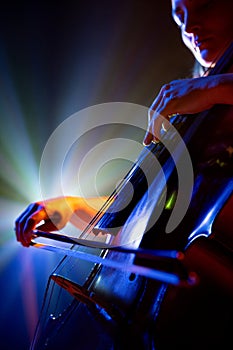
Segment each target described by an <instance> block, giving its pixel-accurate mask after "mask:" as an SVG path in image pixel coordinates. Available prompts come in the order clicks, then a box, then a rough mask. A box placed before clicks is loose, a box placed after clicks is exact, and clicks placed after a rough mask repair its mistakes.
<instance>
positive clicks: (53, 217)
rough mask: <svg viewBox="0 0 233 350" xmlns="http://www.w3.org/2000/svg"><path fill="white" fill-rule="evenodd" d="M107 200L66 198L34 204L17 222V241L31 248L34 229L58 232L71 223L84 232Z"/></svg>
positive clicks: (98, 198) (101, 198) (99, 198)
mask: <svg viewBox="0 0 233 350" xmlns="http://www.w3.org/2000/svg"><path fill="white" fill-rule="evenodd" d="M106 199H107V198H106V197H96V198H87V199H86V198H81V197H71V196H65V197H57V198H52V199H47V200H44V201H39V202H35V203H32V204H30V205H29V206H28V207H27V208H26V209H25V211H24V212H23V213H22V214H21V215H20V216H19V217H18V218H17V219H16V221H15V231H16V237H17V241H19V242H21V243H22V245H23V246H25V247H29V245H30V242H31V240H32V238H33V230H34V229H36V228H39V229H40V230H42V231H47V232H50V231H57V230H60V229H62V228H63V227H64V226H65V225H66V224H67V223H68V222H69V221H70V222H72V223H74V224H75V225H76V226H77V227H78V228H79V229H81V230H83V229H84V228H85V227H86V225H87V224H88V223H89V222H90V221H91V219H92V218H93V217H94V216H95V214H96V213H97V212H98V211H99V209H100V208H101V206H102V205H103V204H104V202H105V201H106ZM38 225H39V226H38Z"/></svg>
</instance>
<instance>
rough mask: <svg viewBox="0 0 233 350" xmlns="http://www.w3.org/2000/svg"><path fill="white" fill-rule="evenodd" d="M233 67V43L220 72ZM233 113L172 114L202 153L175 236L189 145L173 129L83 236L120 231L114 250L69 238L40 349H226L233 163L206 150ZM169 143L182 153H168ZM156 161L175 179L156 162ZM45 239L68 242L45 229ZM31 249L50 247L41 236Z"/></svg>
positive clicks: (39, 335)
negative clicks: (181, 173) (181, 170)
mask: <svg viewBox="0 0 233 350" xmlns="http://www.w3.org/2000/svg"><path fill="white" fill-rule="evenodd" d="M232 65H233V45H231V46H230V47H229V48H228V50H227V51H226V52H225V54H224V55H223V57H222V58H221V59H220V60H219V61H218V62H217V64H216V66H215V67H214V68H213V69H212V71H211V72H210V74H220V73H224V72H227V71H229V70H230V69H231V68H232ZM230 109H231V110H232V107H230V106H225V107H223V106H214V107H213V108H211V109H210V110H208V111H205V112H202V113H199V114H198V116H195V117H194V118H191V117H190V116H189V117H187V116H185V115H175V116H173V117H172V120H171V123H172V125H173V126H174V128H175V129H176V130H178V131H179V134H180V135H181V136H182V140H184V142H185V145H186V146H187V148H188V151H189V152H190V154H191V155H192V160H193V164H194V185H193V191H192V194H191V202H190V205H189V207H188V209H187V212H186V214H185V216H184V218H183V219H182V220H181V222H179V223H178V225H177V226H176V227H175V228H173V229H172V230H171V232H170V231H169V230H168V223H171V222H172V221H171V218H172V213H173V212H174V210H175V208H176V206H177V205H178V206H179V204H180V203H181V202H182V199H183V196H182V193H181V195H180V193H179V190H178V189H179V180H180V179H179V177H178V175H177V166H178V165H177V164H179V162H180V164H182V161H183V158H182V150H183V147H181V146H183V143H182V144H181V143H180V142H181V141H180V138H179V137H177V133H176V132H173V130H172V131H171V132H168V133H165V134H164V135H163V138H162V140H161V143H158V144H155V145H151V146H149V147H147V148H145V150H144V151H143V152H142V154H140V155H139V157H138V159H137V161H136V162H135V164H134V166H133V167H132V169H131V170H130V171H129V173H128V174H127V175H126V176H125V179H124V180H123V183H121V184H120V186H119V189H118V190H117V191H116V192H114V193H113V194H112V196H110V199H109V200H108V201H107V203H106V208H107V210H101V215H98V214H97V216H96V217H95V218H94V219H93V221H92V222H91V223H90V224H89V225H88V227H87V228H86V229H85V230H84V232H83V234H82V237H87V239H88V237H89V235H90V233H92V234H93V233H94V235H96V236H98V235H109V234H110V236H111V240H110V243H111V244H106V245H105V244H97V243H96V242H95V243H94V244H93V245H91V243H90V241H86V244H84V240H81V239H80V240H78V239H76V240H75V239H68V238H67V237H62V236H60V239H61V240H63V241H66V242H67V243H68V244H72V246H71V248H69V249H67V250H62V252H65V253H66V252H67V255H66V256H65V258H63V259H62V260H61V262H60V263H59V265H58V266H57V267H56V269H55V270H54V272H53V273H52V274H51V276H50V278H49V281H48V285H47V289H46V293H45V298H44V303H43V307H42V311H41V316H40V319H39V322H38V325H37V329H36V333H35V337H34V340H33V342H32V346H31V349H50V350H53V349H64V348H67V349H82V350H89V349H101V350H105V349H106V350H109V349H119V350H121V349H128V348H129V347H131V348H134V349H139V350H144V349H154V350H156V349H158V350H159V349H161V350H163V349H167V348H170V347H173V348H175V349H178V348H179V349H187V348H188V349H196V348H197V347H199V348H200V347H201V348H205V349H208V348H209V349H210V348H213V346H218V347H220V348H226V344H228V341H229V340H230V334H231V332H230V329H231V325H232V311H233V310H232V306H233V303H232V301H233V298H232V292H233V282H232V281H233V278H232V277H233V269H232V267H233V258H232V248H233V244H232V237H231V236H230V230H231V225H230V224H229V223H228V225H225V216H227V219H228V218H229V215H227V213H229V212H230V208H231V205H232V196H231V194H232V189H233V180H232V164H230V163H229V162H225V161H224V159H222V158H221V159H220V160H219V158H218V157H217V158H216V153H214V152H213V153H211V152H209V149H211V150H212V144H210V145H209V148H208V146H207V147H206V149H207V155H205V154H204V155H203V156H202V157H201V161H200V159H199V154H200V150H202V149H204V146H203V144H204V142H206V140H205V135H203V132H202V130H203V129H205V126H206V125H207V124H208V120H209V118H210V117H211V123H212V127H211V130H210V140H212V139H213V137H211V135H214V133H215V128H216V124H217V119H218V117H219V115H220V114H222V113H226V114H227V113H229V110H230ZM200 125H201V126H202V128H200ZM231 136H232V135H231ZM219 137H220V138H221V135H220V136H219ZM168 144H169V145H171V148H172V149H173V150H174V153H172V154H171V152H170V149H171V148H170V146H169V151H168V149H166V147H164V145H168ZM174 154H175V155H174ZM210 155H211V157H210ZM153 157H156V159H158V161H159V163H160V164H161V165H162V168H163V172H164V174H165V177H164V176H163V174H162V175H161V171H160V170H158V171H155V168H154V167H153V165H152V166H151V164H153V162H152V161H151V159H154V158H153ZM148 178H149V179H150V181H149V183H148ZM131 185H133V189H134V192H133V196H132V198H131V197H130V200H129V198H127V196H128V193H129V191H128V187H129V186H131ZM165 187H166V191H165ZM151 194H153V195H151ZM125 202H126V203H127V205H125ZM102 213H103V214H102ZM158 213H159V214H160V215H158ZM168 231H169V234H168ZM35 236H38V237H39V236H44V237H48V238H51V239H59V235H55V234H53V233H51V234H46V233H43V232H40V231H39V230H37V231H35ZM129 236H130V240H129V238H128V237H129ZM125 237H127V239H126V241H125ZM131 238H132V239H131ZM129 241H130V244H128V243H129ZM31 244H32V245H33V246H35V247H38V248H44V246H43V245H41V244H40V243H36V241H35V240H34V241H32V243H31ZM47 247H48V248H49V246H47ZM68 251H69V252H68ZM85 257H86V259H85ZM190 271H191V273H190ZM192 271H194V272H196V273H194V274H193V273H192Z"/></svg>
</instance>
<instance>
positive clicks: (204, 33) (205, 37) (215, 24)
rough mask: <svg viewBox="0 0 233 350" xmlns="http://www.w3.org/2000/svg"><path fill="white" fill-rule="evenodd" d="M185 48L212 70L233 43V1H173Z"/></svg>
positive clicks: (173, 11)
mask: <svg viewBox="0 0 233 350" xmlns="http://www.w3.org/2000/svg"><path fill="white" fill-rule="evenodd" d="M171 2H172V15H173V18H174V20H175V22H176V23H177V24H178V26H179V28H180V31H181V36H182V40H183V42H184V44H185V45H186V46H187V47H188V48H189V49H190V50H191V51H192V53H193V55H194V56H195V58H196V59H197V61H198V62H199V63H200V64H201V65H203V66H205V67H208V66H209V65H210V64H211V63H213V62H215V61H216V60H217V59H218V58H219V57H220V56H221V55H222V54H223V52H224V51H225V49H226V48H227V46H228V45H229V44H230V43H231V42H232V41H233V0H171Z"/></svg>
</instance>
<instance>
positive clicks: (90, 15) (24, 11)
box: [0, 0, 193, 350]
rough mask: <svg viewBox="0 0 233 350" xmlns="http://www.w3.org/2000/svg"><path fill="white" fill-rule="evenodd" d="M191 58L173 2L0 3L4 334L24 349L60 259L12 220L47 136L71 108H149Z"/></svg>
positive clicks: (33, 183)
mask: <svg viewBox="0 0 233 350" xmlns="http://www.w3.org/2000/svg"><path fill="white" fill-rule="evenodd" d="M192 64H193V59H192V57H191V54H190V53H189V52H188V50H187V49H186V48H184V46H183V45H182V43H181V39H180V36H179V31H178V28H176V25H175V24H174V23H173V22H172V18H171V15H170V1H169V0H160V1H153V2H152V1H136V0H125V1H66V2H59V3H58V2H57V4H55V3H52V2H49V1H48V2H43V1H40V2H37V1H30V2H25V1H19V2H17V1H15V2H12V1H8V2H7V3H4V4H1V5H0V118H1V129H0V146H1V154H0V156H1V157H0V166H1V167H0V180H1V183H0V196H1V197H0V203H1V208H0V230H1V231H0V243H1V245H0V254H1V255H0V284H1V285H0V288H1V289H0V292H1V299H0V303H1V313H0V322H1V323H0V341H1V349H3V350H6V349H10V350H12V349H20V350H21V349H28V348H29V344H30V341H31V339H32V336H33V333H34V329H35V325H36V322H37V319H38V315H39V311H40V308H41V304H42V300H43V295H44V291H45V287H46V283H47V279H48V277H49V274H50V272H51V271H52V270H53V268H54V266H56V264H57V262H58V261H59V260H60V257H57V256H54V255H53V254H52V253H46V252H41V251H37V250H35V249H33V248H29V249H26V248H23V247H22V246H21V245H19V244H18V243H17V242H16V240H15V236H14V230H13V227H14V220H15V218H16V217H17V216H18V215H19V213H21V212H22V210H23V209H24V208H25V207H26V206H27V205H28V204H29V203H30V202H31V201H35V200H37V199H38V198H39V197H38V196H39V190H38V168H39V162H40V157H41V154H42V151H43V148H44V146H45V144H46V141H47V139H48V137H49V136H50V134H51V133H52V132H53V130H54V129H55V128H56V127H57V126H58V125H59V124H60V123H61V122H62V121H63V120H65V119H66V118H67V117H69V116H70V115H71V114H73V113H75V112H77V111H79V110H81V109H82V108H85V107H89V106H92V105H95V104H100V103H104V102H116V101H119V102H131V103H136V104H140V105H143V106H148V107H149V106H150V104H151V103H152V101H153V99H154V98H155V96H156V94H157V93H158V91H159V89H160V87H161V85H163V84H164V83H167V82H169V81H171V80H173V79H177V78H184V77H187V76H189V75H190V74H191V69H192Z"/></svg>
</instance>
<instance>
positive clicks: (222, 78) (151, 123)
mask: <svg viewBox="0 0 233 350" xmlns="http://www.w3.org/2000/svg"><path fill="white" fill-rule="evenodd" d="M215 104H230V105H233V73H226V74H219V75H213V76H207V77H200V78H192V79H182V80H174V81H172V82H170V83H169V84H165V85H164V86H163V87H162V88H161V90H160V92H159V94H158V95H157V97H156V98H155V100H154V102H153V103H152V105H151V107H150V109H149V112H148V130H147V133H146V135H145V138H144V144H145V145H146V146H147V145H149V144H150V143H151V142H153V141H155V142H158V141H159V139H160V136H161V130H162V129H165V130H166V129H168V128H169V117H170V116H171V115H173V114H177V113H178V114H195V113H199V112H202V111H204V110H206V109H209V108H211V107H212V106H213V105H215Z"/></svg>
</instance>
